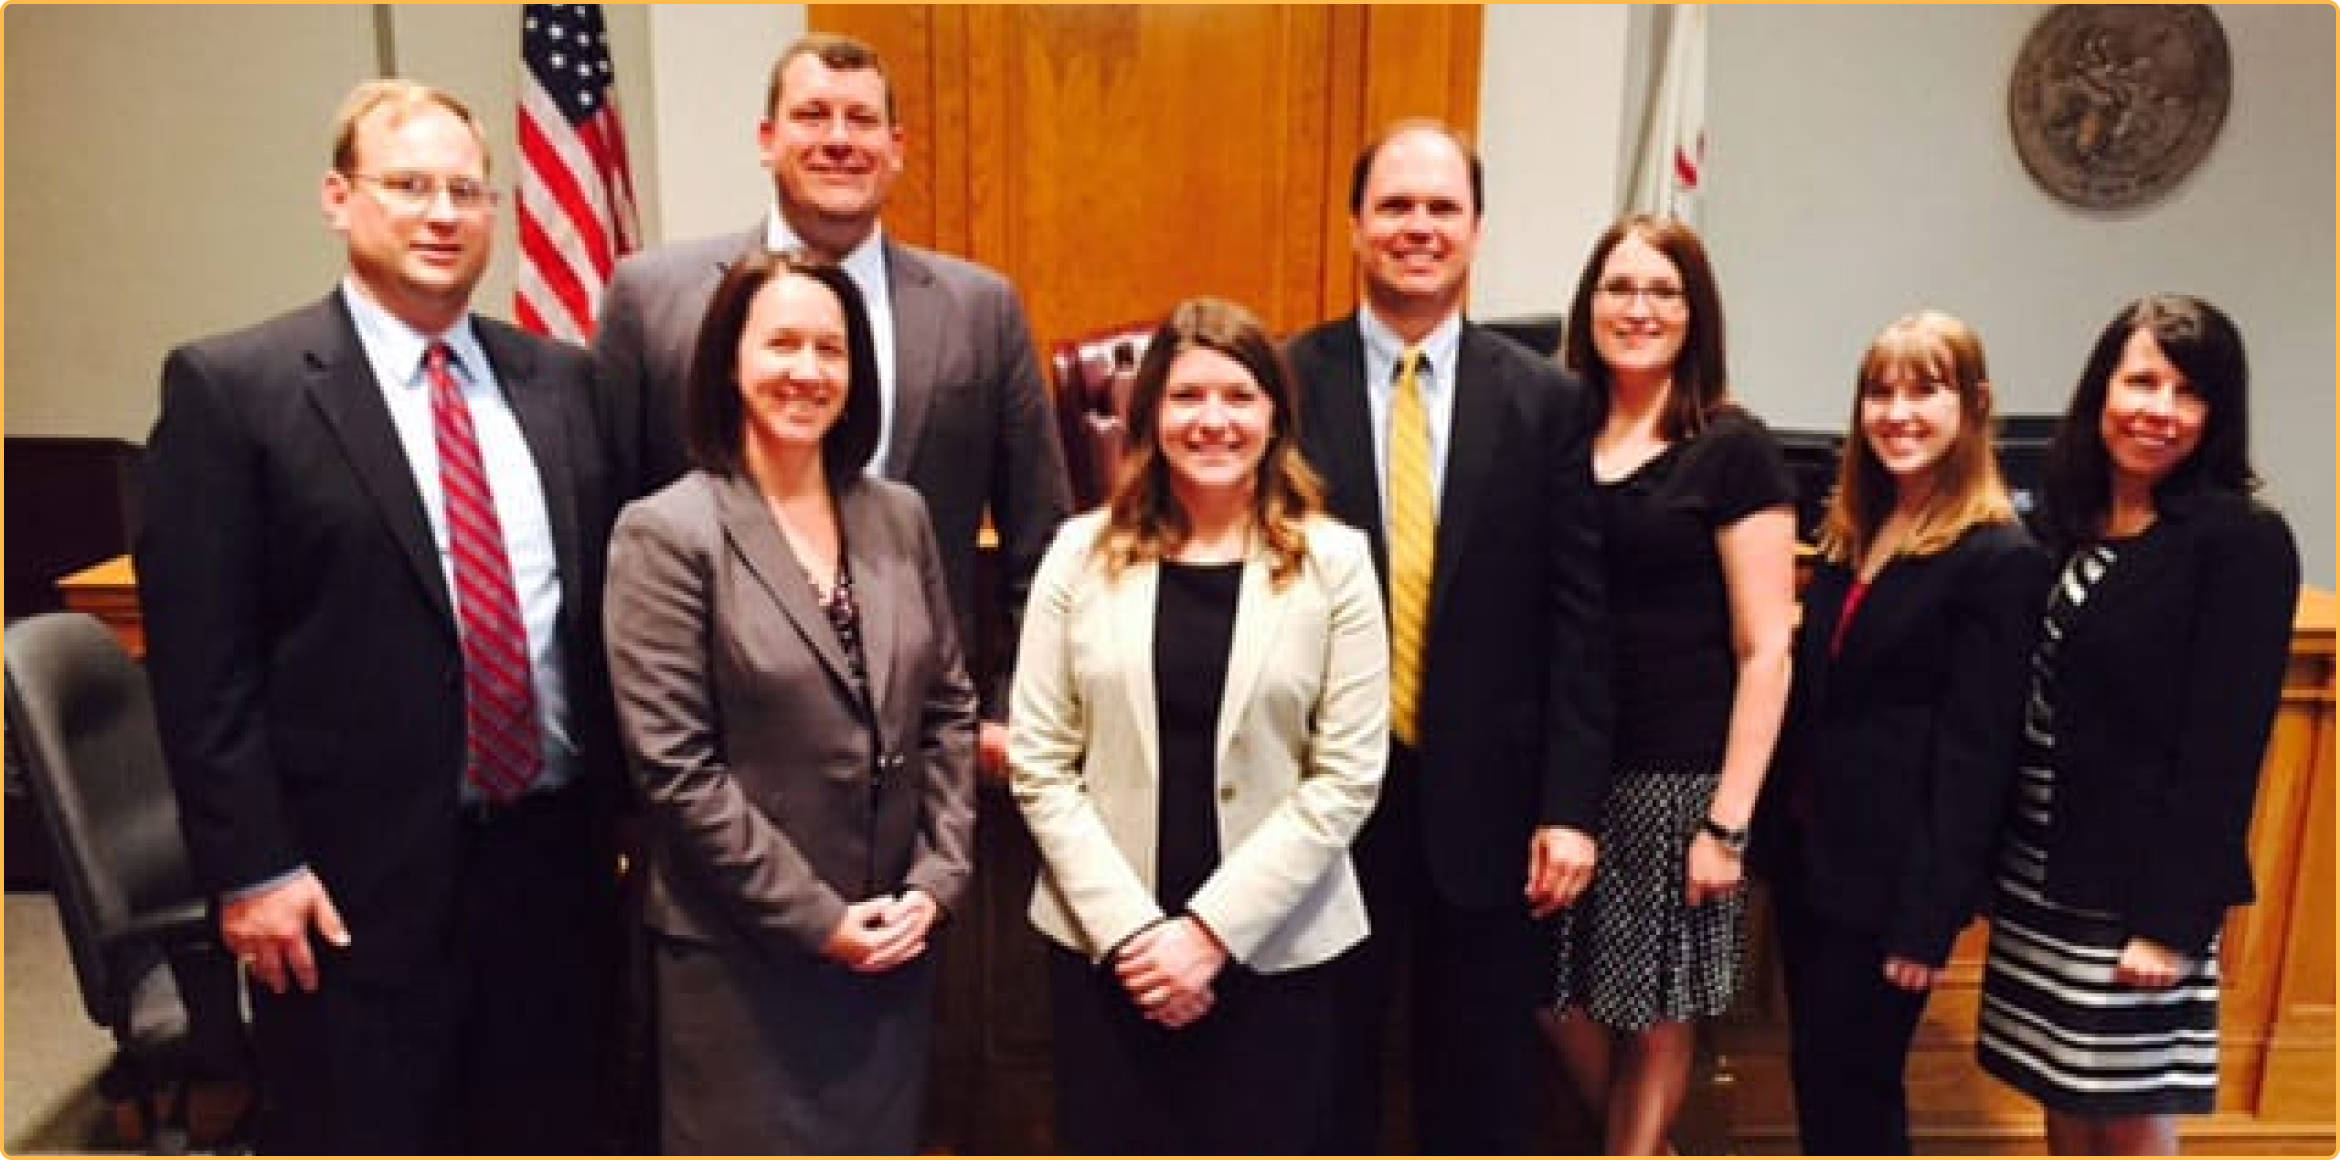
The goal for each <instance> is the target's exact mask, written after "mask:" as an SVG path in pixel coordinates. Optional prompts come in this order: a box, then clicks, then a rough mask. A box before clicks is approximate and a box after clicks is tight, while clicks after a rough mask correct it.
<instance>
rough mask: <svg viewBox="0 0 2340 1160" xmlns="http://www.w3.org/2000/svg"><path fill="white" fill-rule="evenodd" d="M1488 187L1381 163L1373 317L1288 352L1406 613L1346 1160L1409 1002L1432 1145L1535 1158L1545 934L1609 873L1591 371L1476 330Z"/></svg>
mask: <svg viewBox="0 0 2340 1160" xmlns="http://www.w3.org/2000/svg"><path fill="white" fill-rule="evenodd" d="M1480 174H1481V171H1480V165H1479V161H1478V158H1477V157H1476V156H1475V155H1473V154H1472V153H1471V151H1470V149H1469V147H1468V145H1466V144H1465V143H1464V142H1463V141H1462V140H1461V139H1460V138H1459V137H1458V136H1457V135H1456V134H1455V133H1454V132H1453V131H1452V130H1451V129H1448V128H1446V127H1444V126H1441V125H1438V124H1435V123H1430V122H1420V121H1414V122H1404V123H1400V124H1399V125H1397V126H1394V127H1393V128H1391V129H1390V130H1388V131H1386V132H1384V133H1383V134H1382V135H1381V136H1380V137H1379V138H1378V139H1377V140H1375V141H1374V142H1373V143H1372V144H1371V145H1369V146H1368V147H1367V148H1366V149H1365V150H1364V151H1363V152H1362V153H1361V154H1360V155H1359V157H1358V159H1357V163H1356V167H1355V169H1354V171H1353V174H1352V180H1351V186H1350V198H1349V210H1350V215H1351V219H1352V225H1353V229H1352V240H1353V243H1354V245H1355V248H1356V252H1357V261H1358V265H1359V268H1360V271H1361V273H1362V280H1363V284H1364V298H1365V303H1364V307H1363V308H1362V309H1361V310H1360V311H1359V312H1358V313H1357V314H1356V315H1354V316H1352V317H1348V318H1342V319H1336V320H1334V321H1331V322H1327V323H1325V324H1323V325H1321V326H1318V327H1316V328H1315V329H1313V330H1310V331H1308V332H1307V333H1305V334H1302V335H1301V336H1299V337H1298V338H1297V339H1295V340H1294V341H1293V343H1292V345H1291V348H1290V351H1289V354H1290V357H1291V359H1292V364H1293V368H1294V369H1295V370H1296V371H1297V372H1298V374H1299V375H1300V377H1301V379H1302V380H1303V381H1305V382H1306V383H1307V385H1308V388H1309V389H1308V390H1307V391H1306V392H1305V394H1304V398H1305V400H1306V402H1305V404H1304V407H1305V414H1304V421H1303V422H1302V424H1301V431H1302V433H1303V439H1304V441H1305V443H1306V445H1307V449H1308V456H1309V459H1310V461H1311V462H1312V463H1314V464H1315V465H1316V467H1317V469H1318V470H1319V472H1321V473H1322V474H1323V476H1324V478H1325V480H1326V483H1327V485H1328V486H1329V488H1330V491H1331V506H1332V510H1333V514H1335V515H1337V516H1339V517H1340V518H1341V519H1343V520H1346V521H1348V522H1349V523H1352V524H1354V525H1356V526H1357V527H1359V528H1362V529H1364V530H1365V532H1366V533H1367V534H1368V535H1369V536H1370V537H1371V539H1372V542H1373V552H1374V560H1375V563H1376V566H1377V567H1378V568H1379V569H1380V570H1381V572H1382V576H1383V581H1384V585H1385V587H1386V588H1387V589H1388V591H1389V596H1390V616H1391V645H1392V662H1391V685H1392V706H1391V708H1392V712H1391V731H1392V735H1393V736H1392V738H1391V744H1390V768H1389V772H1388V776H1387V778H1386V779H1385V780H1384V782H1383V784H1382V795H1381V801H1380V804H1379V805H1378V806H1377V808H1376V810H1375V813H1374V816H1373V818H1372V820H1371V821H1369V822H1368V823H1367V824H1366V828H1365V831H1364V832H1363V833H1362V834H1361V835H1360V836H1359V837H1358V840H1357V848H1356V855H1357V863H1358V872H1359V875H1360V878H1361V879H1362V881H1363V885H1364V890H1365V900H1366V907H1367V911H1368V913H1369V915H1370V917H1371V920H1372V924H1373V933H1372V936H1371V937H1370V938H1368V939H1367V940H1366V942H1365V943H1364V944H1363V945H1362V946H1361V947H1359V948H1358V949H1357V950H1356V951H1354V952H1352V953H1351V956H1350V958H1349V960H1348V961H1347V962H1346V963H1345V964H1344V966H1343V989H1344V994H1343V997H1342V1011H1341V1014H1340V1019H1341V1024H1342V1027H1341V1033H1342V1036H1343V1043H1342V1049H1341V1051H1340V1053H1339V1058H1340V1059H1341V1060H1342V1061H1343V1062H1342V1067H1343V1069H1344V1070H1343V1073H1342V1075H1341V1076H1340V1077H1339V1080H1338V1091H1337V1093H1336V1121H1337V1122H1336V1123H1335V1124H1334V1125H1333V1132H1334V1138H1333V1140H1332V1141H1331V1142H1330V1145H1329V1146H1330V1148H1331V1149H1332V1150H1334V1151H1340V1152H1371V1151H1374V1150H1375V1149H1376V1147H1377V1146H1378V1145H1379V1143H1380V1130H1381V1129H1380V1119H1381V1117H1380V1100H1379V1094H1380V1093H1379V1087H1380V1081H1381V1060H1382V1041H1383V1038H1384V1030H1385V1027H1386V1020H1387V1019H1388V1018H1389V1014H1390V1012H1391V1010H1392V1009H1393V1007H1394V1008H1396V1009H1400V1010H1405V1011H1407V1012H1408V1013H1409V1015H1410V1025H1409V1026H1410V1031H1411V1035H1412V1040H1413V1058H1412V1061H1411V1062H1412V1067H1411V1080H1412V1085H1413V1103H1414V1124H1413V1128H1414V1132H1413V1139H1412V1141H1411V1148H1412V1149H1413V1150H1417V1151H1421V1152H1426V1153H1488V1152H1492V1153H1508V1152H1519V1151H1523V1150H1526V1149H1527V1148H1528V1147H1529V1146H1530V1144H1531V1142H1532V1140H1533V1128H1534V1125H1535V1123H1536V1120H1535V1118H1534V1115H1533V1113H1532V1109H1533V1107H1534V1101H1533V1099H1532V1094H1533V1093H1532V1086H1533V1081H1534V1078H1535V1076H1536V1075H1537V1071H1538V1068H1537V1059H1536V1055H1535V1052H1536V1050H1537V1048H1536V1044H1535V1039H1534V1032H1533V1030H1532V1023H1531V1019H1532V1015H1533V1011H1534V1006H1535V1003H1536V1002H1537V999H1538V995H1539V993H1540V991H1541V990H1542V989H1543V988H1544V987H1545V986H1546V984H1547V981H1548V979H1549V977H1550V974H1551V971H1552V970H1553V967H1554V963H1553V955H1554V953H1555V952H1554V950H1553V948H1552V947H1551V946H1550V945H1548V942H1547V940H1546V939H1544V938H1541V937H1539V934H1538V931H1539V929H1540V928H1539V927H1538V926H1537V924H1536V922H1535V921H1534V920H1535V918H1538V917H1542V916H1545V915H1548V914H1551V913H1552V912H1554V911H1556V910H1558V909H1559V908H1561V907H1563V906H1566V905H1568V904H1569V903H1570V902H1572V901H1574V900H1575V898H1576V896H1577V894H1578V893H1579V892H1580V891H1582V890H1583V888H1584V886H1585V884H1586V882H1588V881H1589V880H1590V878H1591V874H1592V869H1593V861H1594V848H1593V840H1592V838H1591V836H1590V835H1591V834H1592V833H1593V831H1594V827H1595V823H1596V821H1597V819H1596V817H1595V814H1596V811H1597V810H1598V808H1599V803H1600V801H1601V795H1602V790H1603V783H1604V780H1605V778H1606V772H1605V771H1606V770H1607V768H1608V756H1607V752H1606V744H1607V742H1606V737H1607V730H1606V718H1607V703H1608V695H1607V691H1606V689H1607V669H1606V664H1605V661H1604V658H1603V649H1602V648H1601V647H1600V644H1599V632H1600V630H1599V621H1600V615H1601V603H1602V597H1601V586H1600V579H1599V576H1600V572H1599V567H1600V565H1599V551H1598V549H1599V532H1598V526H1597V523H1596V517H1595V512H1594V507H1593V499H1592V479H1591V472H1590V468H1589V466H1588V454H1589V451H1588V449H1589V447H1590V441H1591V435H1592V431H1593V424H1592V422H1591V417H1590V415H1589V414H1588V412H1587V409H1586V408H1587V403H1586V398H1585V392H1584V391H1583V390H1582V388H1581V387H1580V386H1579V385H1578V384H1577V382H1576V381H1575V380H1574V379H1573V378H1571V377H1570V376H1568V375H1567V374H1565V373H1564V372H1562V371H1561V370H1560V369H1559V368H1557V367H1556V366H1554V365H1553V364H1552V363H1551V362H1549V361H1548V360H1546V359H1543V358H1540V357H1538V356H1536V355H1534V354H1531V353H1530V352H1529V351H1527V350H1526V348H1524V347H1521V346H1519V345H1517V344H1516V343H1513V342H1511V341H1510V340H1509V339H1506V338H1503V337H1501V336H1499V335H1497V334H1495V333H1493V332H1491V331H1488V330H1484V329H1482V328H1480V327H1478V326H1475V325H1473V324H1471V323H1469V322H1466V321H1464V319H1463V317H1462V298H1463V292H1464V285H1465V283H1466V281H1467V280H1468V278H1469V274H1470V264H1471V258H1472V255H1473V253H1474V251H1475V249H1476V247H1477V245H1478V240H1479V233H1480V227H1481V216H1480V207H1481V205H1482V200H1481V190H1482V179H1481V175H1480ZM1408 412H1410V415H1408ZM1401 415H1406V416H1407V417H1406V418H1402V419H1401V418H1399V416H1401ZM1409 443H1412V444H1414V445H1417V446H1418V447H1419V448H1420V450H1419V451H1418V452H1416V453H1414V454H1413V456H1412V457H1411V458H1409V456H1408V455H1407V454H1406V453H1405V452H1404V451H1403V450H1402V449H1403V448H1404V447H1406V446H1407V445H1408V444H1409ZM1409 489H1413V490H1416V491H1419V492H1420V493H1422V494H1420V496H1419V498H1418V499H1409V498H1408V492H1409ZM1409 513H1411V514H1409ZM1409 528H1411V529H1412V530H1407V529H1409ZM1409 575H1412V576H1414V577H1416V579H1415V580H1414V581H1412V582H1410V583H1411V585H1412V587H1413V589H1414V591H1415V592H1416V593H1417V594H1418V602H1417V604H1416V607H1415V610H1414V611H1413V612H1411V613H1409V612H1408V611H1407V609H1406V607H1405V606H1406V604H1407V596H1406V593H1407V590H1408V587H1409V581H1408V579H1407V578H1408V576H1409ZM1409 619H1411V620H1412V621H1413V623H1412V625H1411V627H1409V623H1408V622H1409ZM1409 638H1411V639H1412V640H1413V642H1414V643H1412V644H1409V643H1408V641H1409ZM1409 654H1410V655H1409ZM1401 670H1410V674H1409V672H1402V671H1401ZM1409 686H1410V691H1409ZM1401 961H1403V962H1405V963H1406V964H1407V965H1408V967H1409V969H1410V978H1411V991H1410V995H1409V997H1408V1001H1407V1002H1405V1003H1395V1004H1393V1002H1392V999H1393V997H1394V995H1393V992H1394V988H1395V981H1396V978H1397V976H1398V973H1399V964H1400V962H1401Z"/></svg>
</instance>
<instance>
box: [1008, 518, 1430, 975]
mask: <svg viewBox="0 0 2340 1160" xmlns="http://www.w3.org/2000/svg"><path fill="white" fill-rule="evenodd" d="M1104 514H1105V513H1104V512H1103V511H1095V512H1090V513H1088V514H1086V515H1082V516H1078V517H1075V518H1074V519H1072V520H1070V521H1068V522H1067V523H1066V524H1065V526H1064V528H1063V529H1062V530H1061V531H1060V532H1059V533H1058V535H1057V537H1056V540H1055V542H1054V543H1053V544H1051V545H1050V547H1049V549H1048V554H1047V555H1046V556H1045V557H1043V558H1042V561H1041V564H1040V571H1039V573H1038V575H1037V576H1035V577H1034V580H1033V586H1032V599H1031V602H1030V604H1029V605H1028V606H1027V607H1026V611H1025V617H1024V639H1023V648H1022V650H1021V654H1020V655H1021V660H1020V662H1019V664H1018V665H1017V668H1016V679H1015V684H1014V686H1013V693H1012V694H1011V697H1010V700H1009V715H1008V762H1009V765H1010V767H1011V777H1012V779H1013V786H1014V790H1015V797H1016V804H1017V805H1018V806H1020V807H1021V808H1022V810H1023V814H1024V820H1025V822H1026V823H1027V824H1028V825H1029V826H1030V828H1031V831H1032V837H1033V839H1034V840H1035V841H1036V842H1037V843H1038V844H1039V848H1040V857H1041V872H1040V880H1039V884H1038V886H1037V887H1036V888H1035V889H1034V891H1033V895H1032V907H1031V918H1032V922H1033V925H1035V926H1037V927H1039V929H1040V931H1041V933H1043V934H1045V935H1047V936H1048V937H1049V938H1050V939H1052V940H1054V941H1055V942H1056V943H1058V944H1059V945H1062V946H1064V947H1066V948H1067V949H1070V950H1073V951H1075V952H1078V953H1080V954H1084V955H1087V956H1088V957H1089V958H1091V959H1092V960H1097V959H1101V958H1102V957H1103V956H1104V955H1105V954H1106V952H1108V951H1110V950H1111V949H1112V948H1114V947H1115V946H1117V945H1119V944H1120V943H1121V941H1122V940H1124V939H1126V938H1128V937H1129V936H1130V935H1132V934H1135V933H1136V932H1137V931H1138V930H1140V929H1142V928H1143V927H1145V926H1146V925H1147V924H1148V923H1151V922H1153V921H1155V920H1156V919H1158V918H1160V917H1162V915H1163V911H1162V909H1161V907H1159V906H1158V905H1156V903H1155V899H1154V855H1155V833H1156V822H1157V819H1156V808H1157V802H1158V792H1157V786H1158V783H1159V774H1160V770H1159V760H1160V746H1159V744H1158V742H1159V737H1158V735H1157V732H1156V700H1155V689H1154V615H1155V597H1156V591H1157V587H1158V582H1159V580H1160V576H1161V570H1160V568H1159V566H1158V565H1156V564H1153V563H1150V562H1149V563H1141V564H1133V565H1131V566H1129V567H1128V568H1126V569H1125V570H1124V571H1123V572H1122V573H1121V575H1120V576H1119V577H1110V576H1108V575H1107V573H1106V571H1105V568H1104V564H1103V561H1102V560H1101V559H1100V558H1099V557H1098V556H1097V554H1096V553H1094V552H1093V551H1092V550H1091V549H1092V546H1093V545H1094V543H1095V541H1096V537H1097V536H1098V534H1099V533H1100V531H1101V530H1102V528H1103V527H1104ZM1307 537H1308V556H1307V560H1306V562H1305V564H1304V566H1303V567H1302V569H1301V571H1300V573H1299V574H1298V575H1297V576H1295V577H1293V578H1292V579H1291V581H1290V582H1289V583H1287V584H1286V585H1285V586H1284V587H1283V588H1281V589H1278V588H1277V587H1276V586H1275V585H1274V584H1273V583H1272V581H1271V580H1270V578H1269V573H1268V559H1267V557H1266V555H1265V553H1264V552H1258V553H1255V554H1254V555H1253V556H1252V558H1251V559H1250V561H1249V562H1248V563H1247V564H1246V565H1245V567H1244V570H1243V579H1242V583H1241V591H1240V596H1239V597H1238V600H1239V603H1238V605H1237V608H1236V613H1235V630H1234V638H1233V642H1232V644H1231V646H1230V655H1229V658H1228V665H1227V685H1226V689H1225V691H1224V692H1223V694H1222V700H1221V702H1220V709H1219V723H1218V736H1217V750H1216V754H1217V778H1218V795H1217V796H1218V804H1219V819H1218V821H1219V848H1220V850H1222V851H1223V852H1224V853H1223V856H1222V857H1221V860H1220V864H1219V867H1218V869H1217V870H1215V871H1214V872H1213V873H1212V874H1211V876H1210V878H1209V879H1208V880H1207V881H1206V882H1205V883H1204V884H1203V886H1202V889H1201V890H1200V891H1198V892H1197V893H1196V895H1195V897H1194V898H1193V899H1192V901H1191V904H1190V906H1189V909H1190V910H1191V911H1192V912H1193V913H1194V914H1195V915H1196V916H1197V917H1199V918H1200V919H1202V921H1203V922H1204V923H1206V924H1208V925H1209V926H1210V928H1211V930H1213V931H1214V932H1216V933H1217V934H1218V936H1219V938H1220V939H1221V940H1222V941H1224V942H1225V943H1226V945H1227V949H1228V952H1229V953H1230V954H1231V955H1232V956H1233V957H1234V958H1235V960H1236V961H1238V962H1241V963H1244V964H1245V965H1247V966H1249V967H1251V968H1252V969H1254V970H1257V971H1261V972H1275V971H1285V970H1291V969H1294V968H1298V967H1305V966H1310V965H1313V964H1316V963H1321V962H1324V961H1326V960H1328V959H1330V958H1332V957H1333V956H1335V955H1337V954H1339V953H1340V952H1342V951H1343V950H1346V949H1347V948H1349V947H1350V946H1353V945H1355V944H1356V943H1357V942H1358V941H1360V940H1362V939H1363V938H1364V937H1365V934H1366V929H1367V928H1366V920H1365V906H1364V902H1363V900H1362V898H1361V896H1360V895H1359V893H1358V889H1357V875H1356V871H1355V870H1354V868H1353V867H1352V866H1351V864H1350V860H1349V843H1350V841H1351V839H1353V838H1355V837H1356V834H1357V831H1358V829H1359V828H1360V827H1362V826H1363V825H1364V824H1365V819H1366V816H1367V815H1369V814H1370V813H1372V811H1373V803H1374V800H1375V798H1376V796H1377V795H1378V794H1379V792H1380V788H1381V775H1382V768H1383V765H1384V763H1385V761H1386V759H1387V756H1388V744H1389V742H1388V729H1389V640H1388V628H1387V625H1386V622H1385V620H1384V617H1383V614H1382V607H1381V590H1380V585H1379V583H1378V582H1377V581H1376V580H1375V579H1374V571H1373V559H1372V556H1371V554H1370V551H1369V549H1368V548H1367V546H1366V541H1365V537H1364V535H1363V534H1361V533H1359V532H1357V531H1355V530H1354V529H1351V528H1348V527H1345V526H1342V525H1340V524H1338V523H1335V522H1334V521H1332V520H1330V519H1324V518H1318V519H1314V520H1311V521H1310V522H1309V524H1308V527H1307Z"/></svg>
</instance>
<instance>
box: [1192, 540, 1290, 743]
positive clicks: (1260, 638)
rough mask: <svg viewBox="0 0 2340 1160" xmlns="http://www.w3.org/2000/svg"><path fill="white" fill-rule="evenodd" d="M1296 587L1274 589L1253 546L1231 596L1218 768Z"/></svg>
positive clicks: (1264, 561)
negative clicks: (1232, 605)
mask: <svg viewBox="0 0 2340 1160" xmlns="http://www.w3.org/2000/svg"><path fill="white" fill-rule="evenodd" d="M1297 587H1298V584H1297V583H1296V582H1295V583H1294V584H1292V585H1290V586H1287V587H1286V588H1285V589H1284V590H1283V591H1281V592H1279V591H1277V590H1276V586H1275V584H1274V582H1273V580H1272V579H1271V578H1270V576H1269V575H1268V557H1267V553H1266V551H1265V550H1264V548H1255V549H1253V551H1252V553H1251V558H1250V559H1249V560H1247V561H1245V562H1244V565H1243V585H1242V590H1241V591H1240V593H1238V595H1237V596H1236V599H1235V636H1234V640H1233V641H1232V642H1231V643H1230V644H1229V646H1228V649H1227V686H1226V692H1225V693H1224V694H1223V695H1222V696H1221V698H1220V701H1219V728H1218V736H1217V737H1216V738H1215V739H1214V741H1215V744H1214V746H1213V748H1212V755H1213V758H1214V762H1215V765H1216V766H1219V767H1223V766H1224V764H1225V762H1226V760H1227V745H1228V743H1229V742H1231V741H1233V740H1234V739H1235V729H1236V727H1237V726H1238V725H1240V724H1241V723H1242V720H1243V707H1244V706H1245V705H1248V704H1250V703H1251V693H1252V690H1253V689H1254V688H1256V687H1257V686H1258V684H1259V674H1260V670H1261V669H1262V668H1264V667H1265V666H1266V665H1267V659H1268V656H1269V655H1270V654H1271V653H1272V652H1274V646H1275V643H1276V634H1277V632H1278V630H1280V629H1281V628H1282V627H1283V623H1284V611H1285V609H1287V608H1289V607H1290V605H1291V594H1292V591H1293V590H1294V589H1296V588H1297Z"/></svg>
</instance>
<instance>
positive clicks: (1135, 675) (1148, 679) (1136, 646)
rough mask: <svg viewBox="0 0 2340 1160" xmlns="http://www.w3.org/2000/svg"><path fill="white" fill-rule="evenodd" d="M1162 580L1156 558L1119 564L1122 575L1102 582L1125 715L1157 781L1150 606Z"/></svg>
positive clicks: (1148, 771)
mask: <svg viewBox="0 0 2340 1160" xmlns="http://www.w3.org/2000/svg"><path fill="white" fill-rule="evenodd" d="M1161 585H1162V566H1161V565H1160V564H1158V563H1156V562H1154V561H1151V560H1148V561H1145V562H1143V563H1137V564H1131V565H1130V566H1129V567H1128V568H1125V569H1123V570H1122V573H1121V578H1120V579H1119V580H1117V581H1114V582H1113V583H1111V584H1109V585H1107V587H1106V594H1105V612H1106V615H1105V625H1104V627H1105V631H1107V632H1109V633H1111V634H1112V639H1113V640H1114V642H1115V643H1116V645H1117V646H1118V648H1117V650H1116V651H1117V653H1118V656H1119V659H1120V662H1121V665H1122V677H1123V679H1122V682H1121V687H1122V689H1123V691H1125V692H1126V693H1127V694H1128V695H1129V705H1128V709H1129V719H1130V720H1131V721H1132V722H1134V723H1135V724H1136V726H1137V737H1138V752H1139V753H1140V754H1142V755H1143V756H1144V758H1145V763H1146V780H1147V781H1148V782H1150V783H1157V784H1158V783H1159V782H1160V781H1161V779H1162V754H1161V748H1160V746H1161V743H1160V734H1161V728H1160V722H1159V721H1157V720H1156V703H1155V697H1154V608H1155V605H1156V603H1157V600H1156V597H1157V595H1158V594H1159V592H1160V590H1161Z"/></svg>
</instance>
